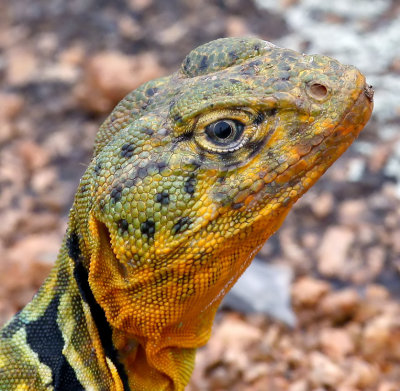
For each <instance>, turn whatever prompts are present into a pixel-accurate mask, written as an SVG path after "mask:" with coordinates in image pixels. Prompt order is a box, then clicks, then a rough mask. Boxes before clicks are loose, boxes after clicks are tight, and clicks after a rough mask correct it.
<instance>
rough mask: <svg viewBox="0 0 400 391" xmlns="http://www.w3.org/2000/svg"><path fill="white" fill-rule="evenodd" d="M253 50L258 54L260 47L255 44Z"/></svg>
mask: <svg viewBox="0 0 400 391" xmlns="http://www.w3.org/2000/svg"><path fill="white" fill-rule="evenodd" d="M254 50H255V51H256V52H257V53H258V52H259V50H260V45H259V44H258V43H257V44H255V45H254Z"/></svg>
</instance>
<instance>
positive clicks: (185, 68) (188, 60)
mask: <svg viewBox="0 0 400 391" xmlns="http://www.w3.org/2000/svg"><path fill="white" fill-rule="evenodd" d="M189 66H190V57H186V61H185V63H184V64H183V69H184V70H185V72H187V70H188V68H189Z"/></svg>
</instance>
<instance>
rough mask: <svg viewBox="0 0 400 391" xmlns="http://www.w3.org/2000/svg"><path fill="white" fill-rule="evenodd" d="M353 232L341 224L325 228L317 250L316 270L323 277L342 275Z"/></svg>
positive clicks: (353, 235) (352, 239)
mask: <svg viewBox="0 0 400 391" xmlns="http://www.w3.org/2000/svg"><path fill="white" fill-rule="evenodd" d="M354 238H355V234H354V232H353V231H351V230H350V229H348V228H346V227H343V226H333V227H330V228H328V229H327V231H326V233H325V235H324V237H323V239H322V243H321V245H320V248H319V251H318V271H319V272H320V273H321V274H322V275H323V276H325V277H342V276H343V275H344V272H345V270H346V264H347V262H348V252H349V249H350V247H351V245H352V243H353V241H354Z"/></svg>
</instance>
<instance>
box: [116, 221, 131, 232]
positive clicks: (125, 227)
mask: <svg viewBox="0 0 400 391" xmlns="http://www.w3.org/2000/svg"><path fill="white" fill-rule="evenodd" d="M117 225H118V228H119V229H120V230H121V231H122V232H126V231H128V229H129V223H128V222H127V221H126V220H125V219H121V220H119V221H117Z"/></svg>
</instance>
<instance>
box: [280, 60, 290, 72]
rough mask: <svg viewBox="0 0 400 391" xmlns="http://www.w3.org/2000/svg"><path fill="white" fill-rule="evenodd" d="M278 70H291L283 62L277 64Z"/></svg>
mask: <svg viewBox="0 0 400 391" xmlns="http://www.w3.org/2000/svg"><path fill="white" fill-rule="evenodd" d="M278 68H279V69H281V70H283V71H290V70H291V69H292V68H291V66H290V65H289V64H286V63H285V62H281V63H279V65H278Z"/></svg>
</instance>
